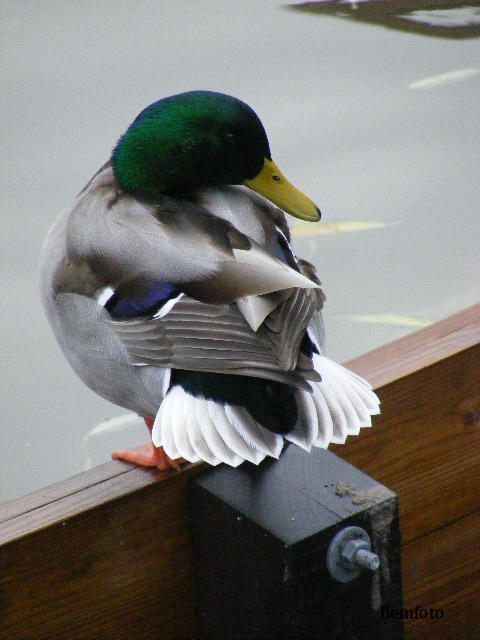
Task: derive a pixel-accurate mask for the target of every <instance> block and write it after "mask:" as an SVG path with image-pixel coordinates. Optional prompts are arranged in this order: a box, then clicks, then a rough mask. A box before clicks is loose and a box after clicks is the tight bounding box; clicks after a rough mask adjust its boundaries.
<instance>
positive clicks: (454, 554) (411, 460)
mask: <svg viewBox="0 0 480 640" xmlns="http://www.w3.org/2000/svg"><path fill="white" fill-rule="evenodd" d="M349 366H351V368H352V369H354V370H355V371H357V372H358V373H360V374H361V375H363V376H365V377H366V378H368V379H369V380H371V381H372V383H373V384H374V387H375V388H376V390H377V392H378V394H379V395H380V398H381V400H382V415H381V416H379V417H378V418H376V419H375V422H374V427H373V429H371V430H364V431H363V432H362V434H361V435H360V436H359V437H357V438H351V439H350V440H349V441H348V442H347V444H346V445H345V446H343V447H332V450H334V451H335V453H337V454H338V455H340V456H342V457H343V458H345V459H346V460H348V461H349V462H351V463H353V464H354V465H355V466H357V467H359V468H360V469H361V470H362V471H364V472H366V473H368V474H369V475H371V476H372V477H374V478H375V479H377V480H378V481H379V482H382V483H383V484H385V485H387V486H388V487H390V488H391V489H392V490H394V491H395V492H396V493H397V494H398V496H399V499H400V518H401V529H402V538H403V545H402V561H403V577H404V590H405V607H407V608H412V609H414V608H415V606H417V605H419V606H422V607H424V608H427V609H428V608H429V607H433V608H436V609H438V610H441V611H442V612H443V617H442V618H441V619H438V618H436V619H428V620H425V619H408V620H407V621H406V622H407V632H408V635H407V637H408V638H409V639H410V640H428V639H429V638H432V637H435V638H438V639H439V640H447V639H452V640H453V639H454V638H455V640H470V639H471V640H476V639H477V638H478V629H479V628H480V598H479V597H478V593H479V589H480V583H479V576H480V545H479V544H478V531H479V527H480V521H479V517H480V498H479V495H480V494H479V490H478V487H479V486H480V464H479V463H480V305H475V306H473V307H470V308H469V309H466V310H464V311H462V312H461V313H458V314H456V315H454V316H451V317H450V318H447V319H446V320H444V321H442V322H439V323H436V324H434V325H432V326H430V327H427V328H425V329H422V330H421V331H418V332H416V333H414V334H410V335H409V336H406V337H405V338H401V339H400V340H397V341H395V342H392V343H390V344H388V345H385V346H383V347H380V348H379V349H376V350H375V351H372V352H371V353H369V354H365V355H364V356H362V357H360V358H357V359H355V360H353V361H351V362H350V363H349ZM202 468H204V465H202V464H197V465H186V466H185V467H184V469H183V470H182V471H181V472H168V473H166V472H163V473H162V472H156V471H149V470H145V469H138V468H133V467H132V466H131V465H129V464H127V463H123V462H119V461H114V462H110V463H107V464H104V465H101V466H100V467H96V468H95V469H92V470H90V471H88V472H85V473H82V474H79V475H77V476H75V477H73V478H69V479H67V480H65V481H63V482H59V483H57V484H55V485H52V486H51V487H46V488H44V489H41V490H39V491H36V492H34V493H32V494H29V495H28V496H24V497H22V498H19V499H17V500H13V501H11V502H9V503H5V504H3V505H1V506H0V545H1V546H0V638H2V640H3V639H5V640H37V639H39V640H40V639H45V640H46V639H49V640H54V639H57V638H58V639H60V640H61V639H67V638H68V639H71V640H76V639H78V640H80V639H82V640H89V639H90V638H91V639H92V640H94V639H95V640H103V639H105V640H108V639H109V638H112V640H113V639H115V640H122V639H123V638H145V639H150V638H151V639H152V640H161V639H162V638H193V637H194V634H195V615H194V587H193V578H192V570H191V547H190V540H189V534H188V524H187V520H188V514H187V505H186V484H187V482H188V479H189V477H191V475H192V474H195V473H198V472H199V471H200V470H201V469H202Z"/></svg>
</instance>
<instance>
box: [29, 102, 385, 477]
mask: <svg viewBox="0 0 480 640" xmlns="http://www.w3.org/2000/svg"><path fill="white" fill-rule="evenodd" d="M284 212H286V213H288V214H290V215H292V216H295V217H297V218H301V219H303V220H307V221H311V222H316V221H318V220H319V218H320V212H319V209H318V208H317V206H316V205H315V204H314V203H313V202H312V201H311V200H310V199H309V198H307V197H306V196H305V195H303V194H302V193H301V192H300V191H299V190H298V189H296V188H295V187H294V186H293V185H292V184H291V183H290V182H288V180H287V179H286V178H285V176H284V175H283V174H282V173H281V171H280V170H279V169H278V167H277V166H276V165H275V163H274V162H273V160H272V156H271V154H270V148H269V143H268V139H267V135H266V133H265V130H264V127H263V125H262V123H261V122H260V120H259V118H258V116H257V115H256V113H255V112H254V111H253V110H252V109H251V108H250V107H249V106H248V105H246V104H245V103H244V102H242V101H240V100H238V99H236V98H234V97H231V96H228V95H224V94H221V93H216V92H211V91H190V92H187V93H181V94H179V95H175V96H171V97H167V98H164V99H162V100H159V101H157V102H155V103H153V104H151V105H150V106H148V107H146V108H145V109H144V110H143V111H142V112H141V113H140V114H139V115H138V116H137V117H136V118H135V120H134V121H133V122H132V124H131V125H130V126H129V127H128V129H127V130H126V132H125V133H124V134H123V135H122V136H121V137H120V139H119V140H118V142H117V144H116V145H115V147H114V149H113V152H112V154H111V157H110V159H109V160H108V162H107V163H106V164H104V165H103V166H102V167H101V168H100V169H99V171H97V173H96V174H95V175H94V176H93V178H92V179H91V180H90V181H89V182H88V183H87V185H86V186H85V187H84V189H83V190H82V191H81V192H80V193H79V195H78V196H77V198H76V199H75V200H74V202H73V204H72V205H71V206H70V207H69V208H67V209H66V210H65V211H64V212H63V213H62V214H61V215H60V217H59V218H58V219H57V220H56V222H55V223H54V225H53V226H52V228H51V230H50V232H49V234H48V237H47V239H46V241H45V244H44V247H43V250H42V255H41V260H40V271H41V291H42V299H43V302H44V306H45V309H46V313H47V316H48V318H49V321H50V323H51V325H52V328H53V331H54V333H55V336H56V338H57V340H58V343H59V344H60V347H61V348H62V350H63V352H64V354H65V356H66V358H67V360H68V361H69V363H70V365H71V366H72V367H73V369H74V370H75V372H76V373H77V374H78V376H79V377H80V378H81V379H82V380H83V382H84V383H85V384H86V385H88V386H89V387H90V388H91V389H93V391H95V392H96V393H97V394H99V395H100V396H102V397H104V398H106V399H107V400H109V401H111V402H113V403H115V404H117V405H120V406H122V407H125V408H127V409H130V410H132V411H134V412H137V413H138V414H140V415H141V416H143V417H144V419H145V422H146V424H147V427H148V428H149V430H150V432H151V442H149V444H148V445H145V446H144V447H140V448H138V449H136V450H133V451H117V452H114V453H113V454H112V456H113V457H114V458H120V459H124V460H127V461H130V462H134V463H136V464H139V465H145V466H156V467H158V468H159V469H169V468H170V467H177V466H178V461H185V460H188V461H191V462H194V461H198V460H205V461H207V462H208V463H210V464H212V465H216V464H218V463H220V462H224V463H227V464H229V465H232V466H237V465H239V464H240V463H242V462H244V461H246V460H248V461H250V462H252V463H255V464H258V463H259V462H260V461H261V460H263V459H264V458H265V457H266V456H272V457H274V458H278V457H279V455H280V453H281V451H282V448H283V447H284V445H285V441H288V442H291V443H294V444H296V445H298V446H299V447H302V448H303V449H306V450H307V451H308V450H310V448H311V447H312V446H318V447H327V446H328V444H329V443H330V442H335V443H343V442H344V441H345V439H346V437H347V436H348V435H349V434H358V432H359V430H360V428H361V427H365V426H370V424H371V417H370V416H371V415H373V414H376V413H378V406H379V403H378V398H377V397H376V395H375V394H374V393H373V391H372V390H371V387H370V385H369V384H368V383H367V382H366V381H365V380H363V379H362V378H360V377H359V376H357V375H356V374H354V373H352V372H351V371H349V370H347V369H345V368H344V367H342V366H340V365H338V364H336V363H334V362H332V361H331V360H329V359H327V358H326V357H325V356H324V355H323V353H322V350H323V346H324V331H323V323H322V316H321V309H322V306H323V301H324V296H323V293H322V290H321V288H320V282H319V280H318V278H317V275H316V272H315V268H314V267H313V266H312V265H311V264H309V263H308V262H306V261H305V260H301V259H299V258H297V257H296V256H295V255H294V253H293V251H292V248H291V246H290V243H289V242H290V236H289V230H288V226H287V223H286V220H285V215H284Z"/></svg>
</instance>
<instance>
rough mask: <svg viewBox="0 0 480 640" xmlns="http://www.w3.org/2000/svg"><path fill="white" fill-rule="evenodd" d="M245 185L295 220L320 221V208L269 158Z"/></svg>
mask: <svg viewBox="0 0 480 640" xmlns="http://www.w3.org/2000/svg"><path fill="white" fill-rule="evenodd" d="M243 184H244V185H245V186H246V187H250V189H253V191H256V192H257V193H259V194H260V195H261V196H263V197H264V198H267V199H268V200H270V202H273V204H276V205H277V207H280V209H283V211H285V212H286V213H289V214H290V215H291V216H295V218H300V219H301V220H308V221H309V222H317V221H318V220H320V210H319V208H318V207H317V206H316V205H315V204H314V203H313V202H312V201H311V200H310V198H307V196H305V195H303V193H302V192H301V191H299V190H298V189H297V188H296V187H294V186H293V184H292V183H291V182H289V181H288V180H287V179H286V178H285V176H284V175H283V173H282V172H281V171H280V169H279V168H278V167H277V165H276V164H275V163H274V162H272V161H271V160H268V159H267V158H265V162H264V164H263V167H262V169H261V171H260V173H259V174H258V175H256V176H255V177H254V178H252V179H251V180H245V181H244V183H243Z"/></svg>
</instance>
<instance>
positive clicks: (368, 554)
mask: <svg viewBox="0 0 480 640" xmlns="http://www.w3.org/2000/svg"><path fill="white" fill-rule="evenodd" d="M355 564H358V565H359V566H360V567H363V568H364V569H369V570H370V571H376V570H377V569H378V567H379V566H380V558H379V557H378V556H377V554H376V553H373V551H369V550H368V549H359V550H358V551H357V553H356V554H355Z"/></svg>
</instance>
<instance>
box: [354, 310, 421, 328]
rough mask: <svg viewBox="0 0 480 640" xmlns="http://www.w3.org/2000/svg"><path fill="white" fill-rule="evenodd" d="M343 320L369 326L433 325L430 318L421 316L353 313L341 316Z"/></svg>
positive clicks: (418, 326) (417, 326) (416, 326)
mask: <svg viewBox="0 0 480 640" xmlns="http://www.w3.org/2000/svg"><path fill="white" fill-rule="evenodd" d="M342 317H344V318H349V319H350V320H355V321H356V322H367V323H370V324H389V325H395V326H400V327H415V328H417V329H418V328H421V327H427V326H428V325H429V324H432V323H433V320H432V319H430V318H425V317H422V316H405V315H399V314H398V315H397V314H394V313H366V314H362V313H354V314H351V315H347V316H342Z"/></svg>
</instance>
